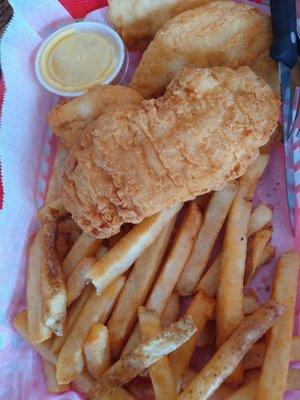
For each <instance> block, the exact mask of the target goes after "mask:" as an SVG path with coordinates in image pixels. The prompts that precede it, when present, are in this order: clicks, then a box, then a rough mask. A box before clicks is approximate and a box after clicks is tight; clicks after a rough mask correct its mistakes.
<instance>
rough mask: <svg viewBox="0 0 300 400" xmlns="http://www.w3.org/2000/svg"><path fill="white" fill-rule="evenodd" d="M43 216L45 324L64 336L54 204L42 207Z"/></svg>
mask: <svg viewBox="0 0 300 400" xmlns="http://www.w3.org/2000/svg"><path fill="white" fill-rule="evenodd" d="M39 217H40V220H41V225H42V226H41V229H40V230H41V236H42V238H41V245H42V249H41V253H42V256H41V266H40V268H41V272H40V273H41V277H40V284H41V295H42V313H43V320H44V323H45V325H46V326H47V327H48V328H49V329H50V330H51V331H53V332H54V333H55V334H56V335H58V336H62V334H63V328H64V322H65V318H66V313H67V295H66V288H65V281H64V276H63V271H62V264H61V261H60V259H59V257H58V254H57V251H56V236H57V224H58V219H59V211H58V210H57V209H55V208H52V205H49V206H48V205H45V206H44V207H43V208H42V209H40V212H39Z"/></svg>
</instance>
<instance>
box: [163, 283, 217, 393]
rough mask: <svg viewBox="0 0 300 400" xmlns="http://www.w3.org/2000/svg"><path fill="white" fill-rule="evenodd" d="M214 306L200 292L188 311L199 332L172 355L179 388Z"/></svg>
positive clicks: (172, 364) (210, 299)
mask: <svg viewBox="0 0 300 400" xmlns="http://www.w3.org/2000/svg"><path fill="white" fill-rule="evenodd" d="M214 306H215V300H214V299H213V298H211V297H209V296H207V294H205V293H204V292H201V291H200V290H199V291H198V293H196V295H195V296H194V298H193V300H192V302H191V304H190V305H189V307H188V309H187V310H186V313H185V315H186V316H188V315H190V316H191V317H192V319H193V321H194V324H195V325H196V327H197V332H196V333H195V334H194V335H193V336H192V337H191V338H190V339H189V340H188V341H187V342H186V343H184V344H183V345H182V346H181V347H179V348H178V349H177V350H175V351H174V352H173V353H172V354H170V362H171V366H172V370H173V372H174V378H175V381H176V385H177V387H178V388H179V387H180V384H181V379H182V377H183V375H184V374H185V372H186V371H187V369H188V367H189V364H190V361H191V358H192V355H193V353H194V350H195V348H196V345H197V341H198V339H199V336H200V333H201V332H202V330H203V329H204V326H205V324H206V322H207V320H208V318H209V317H210V316H211V314H212V312H213V309H214Z"/></svg>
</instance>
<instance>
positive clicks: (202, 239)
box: [176, 182, 237, 296]
mask: <svg viewBox="0 0 300 400" xmlns="http://www.w3.org/2000/svg"><path fill="white" fill-rule="evenodd" d="M236 191H237V184H236V182H230V183H229V184H228V185H227V186H226V187H225V188H224V189H222V190H220V191H218V192H215V193H214V194H213V195H212V197H211V199H210V201H209V203H208V206H207V208H206V210H205V213H204V218H203V224H202V226H201V228H200V230H199V233H198V236H197V238H196V241H195V244H194V247H193V250H192V252H191V254H190V256H189V259H188V260H187V263H186V265H185V267H184V269H183V272H182V274H181V276H180V279H179V281H178V283H177V285H176V290H177V291H178V293H179V294H180V295H182V296H187V295H190V294H192V293H193V292H194V290H195V288H196V286H197V284H198V282H199V280H200V278H201V275H202V273H203V271H204V268H205V267H206V264H207V262H208V260H209V257H210V254H211V251H212V249H213V247H214V244H215V242H216V239H217V236H218V234H219V232H220V230H221V228H222V226H223V224H224V221H225V218H226V216H227V214H228V211H229V209H230V205H231V203H232V200H233V198H234V196H235V194H236Z"/></svg>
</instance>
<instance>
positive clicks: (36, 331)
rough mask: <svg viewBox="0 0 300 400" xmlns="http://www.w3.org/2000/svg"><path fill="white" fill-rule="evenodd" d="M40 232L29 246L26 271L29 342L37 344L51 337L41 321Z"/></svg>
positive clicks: (50, 333)
mask: <svg viewBox="0 0 300 400" xmlns="http://www.w3.org/2000/svg"><path fill="white" fill-rule="evenodd" d="M41 263H42V232H41V231H39V232H38V233H37V234H36V235H35V237H34V239H33V242H32V244H31V246H30V249H29V260H28V270H27V285H26V298H27V310H28V311H27V315H28V332H29V336H30V340H31V341H32V342H35V343H38V342H42V341H44V340H46V339H49V337H50V336H51V335H52V332H51V330H50V329H49V328H47V327H46V325H45V323H44V321H43V314H42V293H41Z"/></svg>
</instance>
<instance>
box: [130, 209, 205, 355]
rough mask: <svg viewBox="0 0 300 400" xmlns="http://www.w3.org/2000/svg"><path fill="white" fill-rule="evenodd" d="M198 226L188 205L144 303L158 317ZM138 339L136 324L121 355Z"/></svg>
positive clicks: (196, 211)
mask: <svg viewBox="0 0 300 400" xmlns="http://www.w3.org/2000/svg"><path fill="white" fill-rule="evenodd" d="M200 224H201V212H200V211H199V209H198V207H197V206H196V204H195V203H190V205H189V207H188V208H187V210H186V212H185V215H184V217H183V219H182V221H181V224H180V226H179V228H178V231H177V232H176V236H175V238H174V241H173V243H172V246H171V249H170V252H169V254H168V257H167V259H166V261H165V263H164V265H163V267H162V269H161V271H160V274H159V276H158V278H157V280H156V282H155V284H154V286H153V288H152V290H151V293H150V295H149V298H148V300H147V302H146V307H147V308H148V309H150V310H153V311H156V312H157V313H158V314H159V316H160V315H161V314H162V312H163V310H164V308H165V307H166V304H167V302H168V299H169V297H170V296H171V294H172V292H173V290H174V288H175V285H176V283H177V281H178V279H179V277H180V274H181V272H182V269H183V267H184V265H185V262H186V260H187V258H188V256H189V254H190V251H191V249H192V246H193V243H194V238H195V236H196V234H197V232H198V230H199V226H200ZM140 337H141V336H140V334H139V331H138V324H137V325H136V327H135V328H134V330H133V332H132V333H131V336H130V337H129V340H128V342H127V344H126V346H125V347H124V350H123V354H126V353H128V352H129V351H131V350H132V349H133V346H134V345H136V343H137V341H138V340H140Z"/></svg>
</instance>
